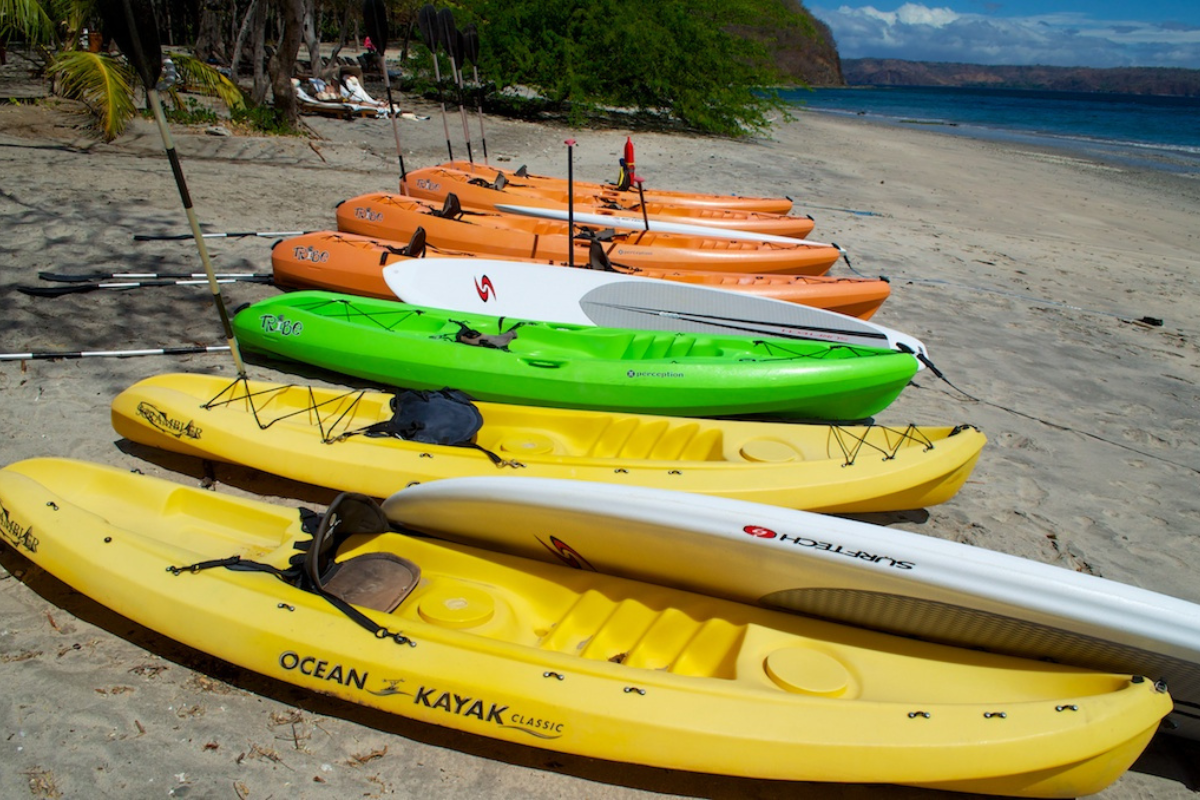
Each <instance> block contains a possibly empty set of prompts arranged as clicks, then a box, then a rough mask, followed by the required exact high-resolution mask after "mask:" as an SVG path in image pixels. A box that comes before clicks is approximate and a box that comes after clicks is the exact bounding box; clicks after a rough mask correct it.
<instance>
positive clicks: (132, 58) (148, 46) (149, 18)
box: [96, 0, 162, 90]
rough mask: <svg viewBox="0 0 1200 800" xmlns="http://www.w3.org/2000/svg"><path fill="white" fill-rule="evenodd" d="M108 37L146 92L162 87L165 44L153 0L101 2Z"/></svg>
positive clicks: (99, 5) (109, 0) (102, 0)
mask: <svg viewBox="0 0 1200 800" xmlns="http://www.w3.org/2000/svg"><path fill="white" fill-rule="evenodd" d="M96 9H97V11H99V12H100V18H101V19H102V20H103V21H104V33H105V35H107V36H109V37H111V38H112V39H113V40H114V41H115V42H116V43H117V47H119V48H121V52H122V53H124V54H125V57H126V58H128V59H129V63H130V64H132V65H133V68H134V70H135V71H136V72H137V74H138V77H140V78H141V79H142V83H143V84H144V85H145V86H146V89H147V90H149V89H153V88H154V87H155V86H157V85H158V78H159V76H160V75H161V74H162V42H161V41H160V40H159V38H158V19H157V18H156V17H155V15H154V6H153V4H152V3H151V0H99V2H98V3H97V4H96Z"/></svg>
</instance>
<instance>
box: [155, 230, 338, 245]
mask: <svg viewBox="0 0 1200 800" xmlns="http://www.w3.org/2000/svg"><path fill="white" fill-rule="evenodd" d="M314 232H315V231H238V232H235V233H202V234H200V235H201V236H202V237H203V238H205V239H234V238H237V237H241V236H261V237H263V238H266V239H278V238H279V237H281V236H303V235H304V234H306V233H314ZM193 236H194V234H191V233H170V234H163V235H157V234H151V233H135V234H134V235H133V240H134V241H135V242H173V241H181V240H183V239H191V238H192V237H193Z"/></svg>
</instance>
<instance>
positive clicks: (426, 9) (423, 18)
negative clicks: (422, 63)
mask: <svg viewBox="0 0 1200 800" xmlns="http://www.w3.org/2000/svg"><path fill="white" fill-rule="evenodd" d="M417 29H418V30H419V31H420V32H421V41H423V42H425V46H426V47H428V48H429V52H431V53H437V48H438V18H437V9H435V8H434V7H433V6H432V5H426V6H422V7H421V10H420V11H419V12H418V13H417Z"/></svg>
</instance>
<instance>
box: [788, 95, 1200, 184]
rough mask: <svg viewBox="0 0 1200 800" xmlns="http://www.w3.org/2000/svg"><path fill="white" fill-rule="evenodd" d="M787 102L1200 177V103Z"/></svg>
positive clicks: (1037, 98) (1050, 98) (862, 98)
mask: <svg viewBox="0 0 1200 800" xmlns="http://www.w3.org/2000/svg"><path fill="white" fill-rule="evenodd" d="M781 96H782V97H783V98H784V99H785V100H787V101H788V102H791V103H795V104H797V105H802V106H804V107H806V108H808V109H811V110H815V111H821V112H825V113H831V114H841V115H854V116H863V117H867V118H870V119H873V120H877V121H879V122H884V123H890V124H895V125H903V126H906V127H924V128H927V129H928V130H935V131H938V132H942V133H949V134H956V135H962V136H972V137H975V138H981V139H992V140H1001V141H1015V142H1025V143H1028V144H1035V145H1040V146H1045V147H1054V148H1059V149H1062V150H1065V151H1068V152H1071V153H1074V154H1076V155H1084V156H1089V157H1092V158H1098V159H1101V160H1105V161H1110V162H1116V163H1121V164H1127V165H1133V166H1140V167H1145V168H1151V169H1160V170H1166V171H1169V172H1176V173H1182V174H1187V175H1194V176H1197V177H1200V98H1184V97H1159V96H1142V95H1128V94H1094V93H1084V92H1049V91H1035V90H1023V89H957V88H942V87H908V86H904V87H890V86H889V87H859V88H853V89H816V90H813V91H806V90H787V91H784V92H782V93H781Z"/></svg>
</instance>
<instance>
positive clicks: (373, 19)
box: [363, 0, 388, 57]
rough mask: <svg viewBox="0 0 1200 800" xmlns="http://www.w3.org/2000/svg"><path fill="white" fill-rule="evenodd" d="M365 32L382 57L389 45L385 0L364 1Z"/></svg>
mask: <svg viewBox="0 0 1200 800" xmlns="http://www.w3.org/2000/svg"><path fill="white" fill-rule="evenodd" d="M363 30H365V31H366V32H367V36H369V37H370V38H371V44H373V45H375V49H376V50H378V51H379V55H380V56H381V57H382V56H383V53H384V51H385V50H387V45H388V17H387V4H386V3H385V2H384V0H363Z"/></svg>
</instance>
